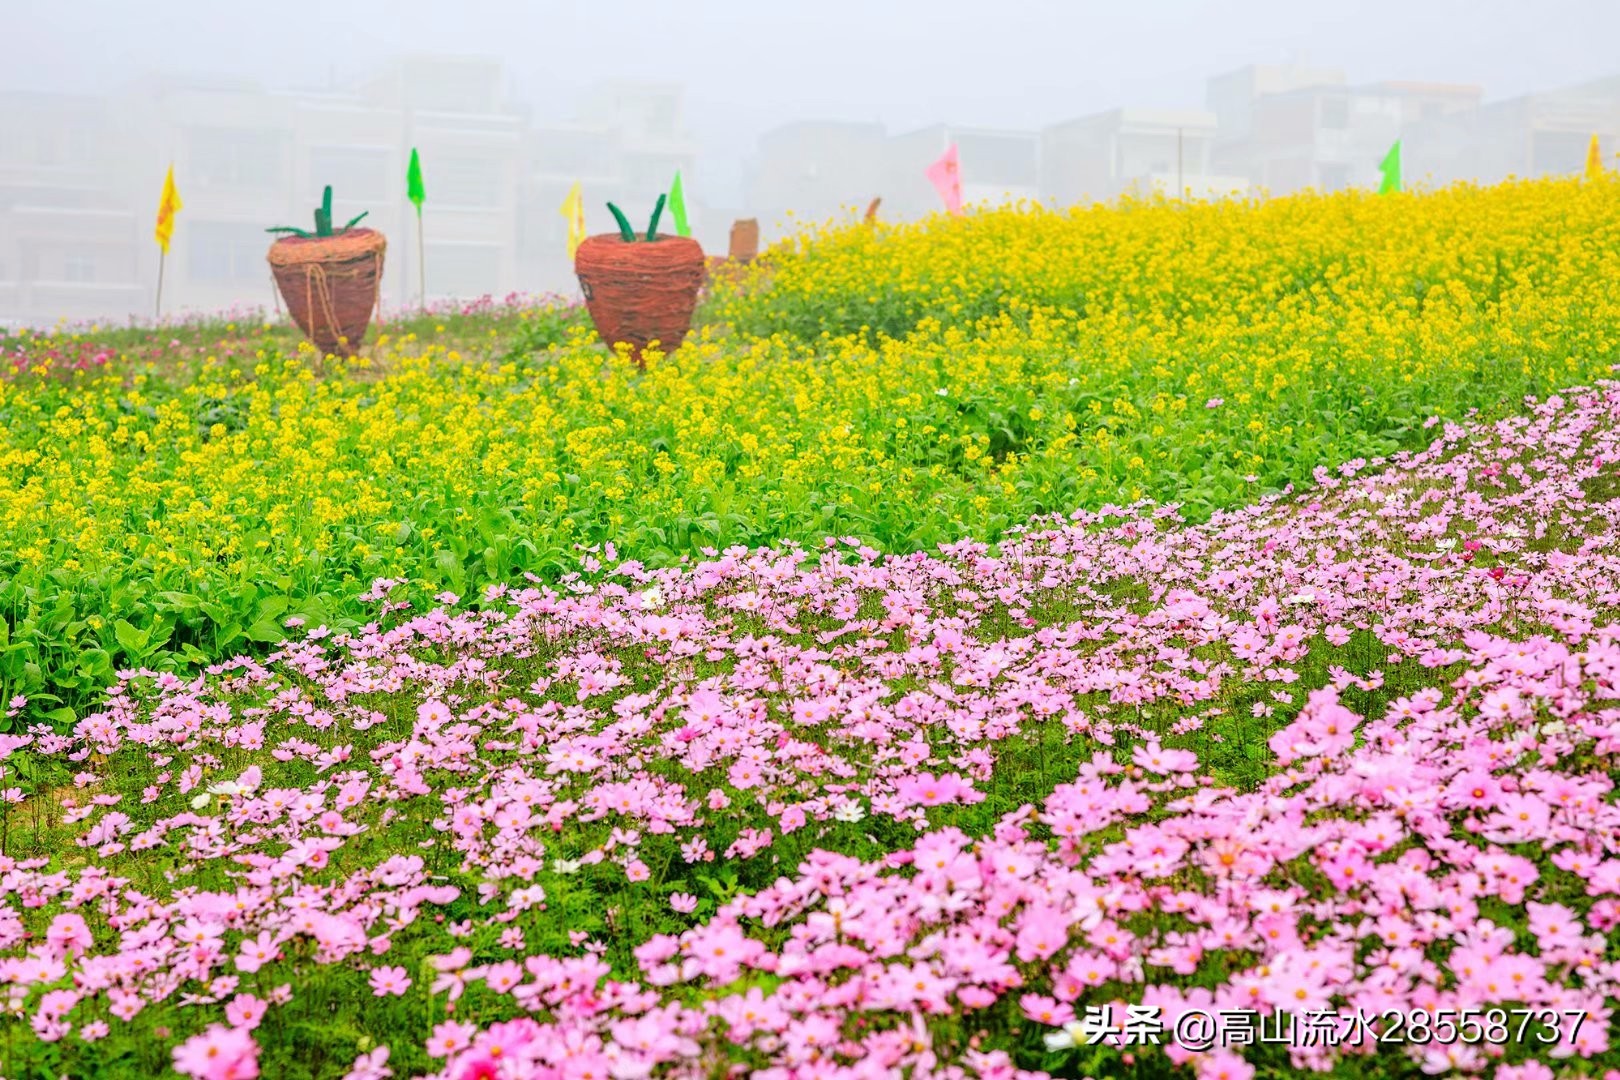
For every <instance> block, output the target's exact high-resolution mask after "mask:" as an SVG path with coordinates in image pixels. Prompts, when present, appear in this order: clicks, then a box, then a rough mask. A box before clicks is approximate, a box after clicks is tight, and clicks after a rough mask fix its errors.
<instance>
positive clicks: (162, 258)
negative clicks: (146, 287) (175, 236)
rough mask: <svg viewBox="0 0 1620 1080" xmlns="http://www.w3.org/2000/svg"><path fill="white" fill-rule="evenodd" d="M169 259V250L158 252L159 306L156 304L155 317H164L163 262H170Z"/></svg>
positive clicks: (153, 314) (153, 315)
mask: <svg viewBox="0 0 1620 1080" xmlns="http://www.w3.org/2000/svg"><path fill="white" fill-rule="evenodd" d="M168 261H169V253H168V252H167V251H159V252H158V287H157V306H156V308H155V310H154V311H153V313H152V317H153V318H155V319H161V318H163V264H164V263H166V262H168Z"/></svg>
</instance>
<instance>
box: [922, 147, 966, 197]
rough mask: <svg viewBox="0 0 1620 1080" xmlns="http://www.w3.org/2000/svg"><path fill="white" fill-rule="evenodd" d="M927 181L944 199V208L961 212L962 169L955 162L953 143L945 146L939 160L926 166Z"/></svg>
mask: <svg viewBox="0 0 1620 1080" xmlns="http://www.w3.org/2000/svg"><path fill="white" fill-rule="evenodd" d="M928 182H929V183H931V184H933V185H934V190H936V191H938V192H939V197H940V198H941V199H943V200H945V209H947V210H949V211H950V212H951V213H953V214H960V213H961V212H962V170H961V167H960V166H959V165H958V164H957V160H956V144H955V143H951V145H950V146H948V147H946V148H945V153H943V154H941V155H940V158H939V160H938V161H936V162H934V163H933V164H932V165H930V166H928Z"/></svg>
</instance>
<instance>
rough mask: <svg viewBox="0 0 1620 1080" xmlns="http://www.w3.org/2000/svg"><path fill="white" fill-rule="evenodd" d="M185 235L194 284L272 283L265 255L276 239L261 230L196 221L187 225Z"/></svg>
mask: <svg viewBox="0 0 1620 1080" xmlns="http://www.w3.org/2000/svg"><path fill="white" fill-rule="evenodd" d="M176 231H177V232H178V231H179V230H176ZM185 235H186V238H187V239H186V244H187V247H186V251H187V254H188V255H189V257H190V267H189V269H190V273H191V277H192V280H194V281H214V282H226V281H268V280H269V275H270V270H269V268H268V267H267V266H266V264H265V261H264V253H265V251H266V250H268V249H269V246H270V241H271V239H272V238H271V237H269V236H267V235H266V234H265V231H264V229H263V228H261V227H260V226H257V225H243V224H240V223H238V222H234V221H193V222H190V223H188V224H187V225H186V227H185Z"/></svg>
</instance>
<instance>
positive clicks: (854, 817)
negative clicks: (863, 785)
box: [833, 799, 866, 825]
mask: <svg viewBox="0 0 1620 1080" xmlns="http://www.w3.org/2000/svg"><path fill="white" fill-rule="evenodd" d="M865 816H866V810H865V808H863V807H862V806H861V804H860V803H859V802H857V801H856V800H854V799H845V800H844V801H843V802H841V803H839V804H838V809H836V810H834V811H833V817H834V818H836V819H837V820H839V821H843V822H847V823H849V824H851V825H853V824H855V823H856V822H857V821H860V820H861V819H862V818H864V817H865Z"/></svg>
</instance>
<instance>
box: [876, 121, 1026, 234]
mask: <svg viewBox="0 0 1620 1080" xmlns="http://www.w3.org/2000/svg"><path fill="white" fill-rule="evenodd" d="M952 143H955V144H956V150H957V154H958V158H959V161H960V165H961V170H962V202H963V204H964V205H971V204H973V203H989V204H991V205H996V204H1000V203H1009V202H1016V201H1018V200H1020V199H1028V200H1032V201H1033V200H1036V199H1039V198H1040V184H1041V170H1040V152H1041V146H1040V136H1039V135H1037V134H1036V133H1035V132H1033V131H1017V130H1009V129H1001V128H981V127H957V126H954V125H951V124H935V125H933V126H931V127H925V128H921V129H919V130H917V131H911V132H907V133H905V134H903V135H895V136H893V137H892V138H891V139H890V140H889V146H888V152H887V154H886V155H885V166H886V167H885V170H884V171H885V176H884V184H883V191H882V192H880V193H879V194H881V195H882V197H883V213H884V216H885V217H891V218H900V219H911V218H918V217H922V216H923V215H924V214H929V213H932V212H934V211H936V210H938V209H940V206H941V203H940V198H939V192H937V191H935V190H934V185H933V184H931V183H929V182H928V176H927V171H928V166H929V165H930V164H932V163H933V162H934V161H937V160H938V159H939V156H940V155H941V154H943V153H944V152H945V149H946V147H948V146H950V145H951V144H952Z"/></svg>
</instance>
